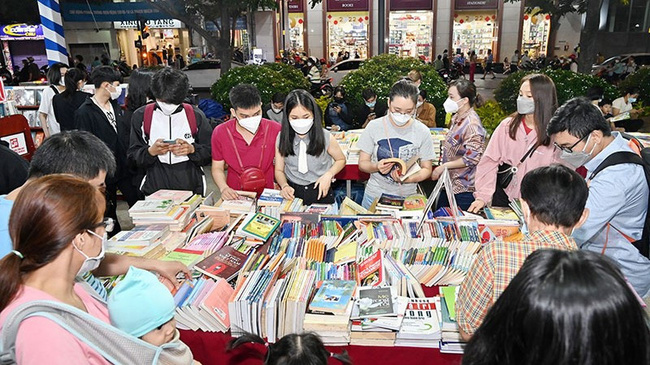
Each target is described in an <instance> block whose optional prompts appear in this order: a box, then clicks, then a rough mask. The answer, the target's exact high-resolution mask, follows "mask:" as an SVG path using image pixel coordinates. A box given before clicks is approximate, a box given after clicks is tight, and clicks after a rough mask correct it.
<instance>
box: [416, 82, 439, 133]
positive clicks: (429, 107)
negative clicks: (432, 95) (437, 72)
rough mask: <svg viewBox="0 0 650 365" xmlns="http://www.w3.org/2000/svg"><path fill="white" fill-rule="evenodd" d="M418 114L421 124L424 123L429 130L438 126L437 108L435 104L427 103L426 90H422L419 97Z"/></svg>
mask: <svg viewBox="0 0 650 365" xmlns="http://www.w3.org/2000/svg"><path fill="white" fill-rule="evenodd" d="M416 107H417V114H416V118H417V120H419V121H420V122H422V123H424V125H426V126H427V127H429V128H434V127H435V126H436V107H435V106H433V104H431V103H429V102H427V91H426V90H424V89H421V90H420V95H418V102H417V104H416Z"/></svg>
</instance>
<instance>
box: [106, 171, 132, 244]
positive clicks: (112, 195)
mask: <svg viewBox="0 0 650 365" xmlns="http://www.w3.org/2000/svg"><path fill="white" fill-rule="evenodd" d="M118 188H119V189H120V191H121V192H122V195H123V196H124V199H125V200H126V202H127V204H129V207H131V206H133V204H135V203H136V202H137V201H138V199H139V198H140V191H139V190H138V188H137V187H136V186H135V185H133V177H132V176H130V175H129V176H125V177H123V178H121V179H119V180H117V181H116V182H112V183H110V184H107V185H106V212H105V213H104V216H105V217H107V218H113V220H114V221H115V228H114V229H113V232H108V235H109V237H112V236H114V235H115V234H116V233H118V232H119V231H121V230H122V226H120V222H119V221H118V220H117V189H118Z"/></svg>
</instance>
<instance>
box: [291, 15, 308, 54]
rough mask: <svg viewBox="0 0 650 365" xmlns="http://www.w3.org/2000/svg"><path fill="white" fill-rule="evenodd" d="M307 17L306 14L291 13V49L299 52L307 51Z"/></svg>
mask: <svg viewBox="0 0 650 365" xmlns="http://www.w3.org/2000/svg"><path fill="white" fill-rule="evenodd" d="M304 32H305V15H304V13H289V39H290V40H291V49H292V50H296V51H298V52H303V51H304V50H305V37H304Z"/></svg>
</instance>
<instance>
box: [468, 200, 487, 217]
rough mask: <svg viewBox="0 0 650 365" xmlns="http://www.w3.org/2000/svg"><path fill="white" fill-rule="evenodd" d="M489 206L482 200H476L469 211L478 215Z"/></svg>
mask: <svg viewBox="0 0 650 365" xmlns="http://www.w3.org/2000/svg"><path fill="white" fill-rule="evenodd" d="M486 205H487V204H485V202H484V201H483V200H481V199H476V200H474V202H473V203H472V205H470V206H469V209H467V211H468V212H470V213H474V214H477V213H479V211H480V210H481V209H483V208H484V207H485V206H486Z"/></svg>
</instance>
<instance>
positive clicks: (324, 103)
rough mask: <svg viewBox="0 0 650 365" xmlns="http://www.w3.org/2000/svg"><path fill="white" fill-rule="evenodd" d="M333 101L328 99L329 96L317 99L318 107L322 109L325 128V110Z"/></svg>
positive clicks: (330, 98)
mask: <svg viewBox="0 0 650 365" xmlns="http://www.w3.org/2000/svg"><path fill="white" fill-rule="evenodd" d="M331 101H332V97H331V96H330V97H327V96H321V97H320V98H318V99H316V104H318V107H319V108H320V111H321V117H322V118H323V119H322V120H323V127H324V126H325V109H327V105H328V104H329V103H330V102H331Z"/></svg>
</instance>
